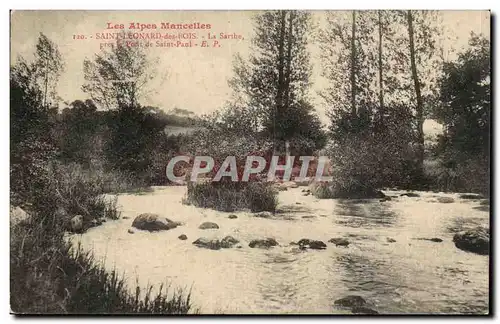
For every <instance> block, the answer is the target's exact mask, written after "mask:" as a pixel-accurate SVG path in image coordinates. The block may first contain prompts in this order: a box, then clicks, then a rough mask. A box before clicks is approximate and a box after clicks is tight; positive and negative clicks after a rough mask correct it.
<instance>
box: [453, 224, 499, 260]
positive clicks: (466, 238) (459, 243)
mask: <svg viewBox="0 0 500 324" xmlns="http://www.w3.org/2000/svg"><path fill="white" fill-rule="evenodd" d="M453 242H454V243H455V246H456V247H457V248H459V249H461V250H464V251H469V252H474V253H477V254H481V255H487V254H489V253H490V230H489V229H488V228H484V227H481V226H478V227H475V228H473V229H470V230H468V231H463V232H460V233H457V234H455V235H454V236H453Z"/></svg>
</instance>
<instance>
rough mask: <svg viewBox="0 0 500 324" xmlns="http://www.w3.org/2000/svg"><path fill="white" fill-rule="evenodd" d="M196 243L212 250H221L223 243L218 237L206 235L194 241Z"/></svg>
mask: <svg viewBox="0 0 500 324" xmlns="http://www.w3.org/2000/svg"><path fill="white" fill-rule="evenodd" d="M193 244H194V245H196V246H197V247H201V248H205V249H210V250H220V249H221V243H220V241H219V240H217V239H212V240H211V239H208V238H205V237H200V238H199V239H197V240H196V241H194V242H193Z"/></svg>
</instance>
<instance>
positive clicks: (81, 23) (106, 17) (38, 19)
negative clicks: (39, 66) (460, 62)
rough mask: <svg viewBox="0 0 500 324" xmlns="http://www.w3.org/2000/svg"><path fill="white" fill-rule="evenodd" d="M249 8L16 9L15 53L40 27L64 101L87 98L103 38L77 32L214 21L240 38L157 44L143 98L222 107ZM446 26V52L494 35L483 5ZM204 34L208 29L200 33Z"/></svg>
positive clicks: (161, 103)
mask: <svg viewBox="0 0 500 324" xmlns="http://www.w3.org/2000/svg"><path fill="white" fill-rule="evenodd" d="M254 13H255V12H251V11H14V12H13V13H12V17H11V55H12V59H13V60H15V58H16V57H17V56H18V55H22V56H23V57H25V58H26V59H30V58H31V57H32V53H33V51H34V46H35V44H36V41H37V37H38V34H39V32H42V33H44V34H45V35H47V36H48V37H49V38H50V39H52V40H53V41H54V42H55V43H56V44H57V45H58V46H59V50H60V52H61V54H62V57H63V59H64V61H65V64H66V70H65V72H64V73H63V74H62V75H61V78H60V82H59V87H58V93H59V95H60V96H61V97H62V98H63V99H64V100H66V101H72V100H75V99H83V98H87V95H86V94H85V93H83V92H82V91H81V85H82V84H83V82H84V76H83V69H82V64H83V60H84V59H85V58H92V57H93V56H94V54H95V53H97V52H99V51H100V49H99V47H100V45H99V43H100V41H98V40H96V39H95V36H94V37H93V38H92V39H90V38H89V39H87V40H74V39H73V35H75V34H84V35H89V36H90V35H95V34H96V33H101V32H113V30H105V29H106V26H107V23H108V22H111V23H118V24H120V23H123V24H125V25H126V28H128V24H129V23H130V22H139V23H156V24H157V25H159V23H161V22H171V23H194V22H200V23H205V24H211V25H212V28H211V31H212V32H214V33H217V34H219V33H220V32H225V33H237V34H241V35H242V36H243V37H244V39H242V40H227V41H225V42H224V43H223V44H222V47H220V48H201V47H193V48H153V49H152V50H151V55H152V56H157V57H159V59H160V63H159V65H158V67H157V71H158V72H159V74H160V75H161V74H164V73H168V77H167V78H166V79H165V80H164V82H163V84H161V85H160V83H159V81H158V82H156V84H154V85H153V87H154V88H157V91H158V92H157V93H156V94H153V95H151V96H150V98H148V99H147V100H146V101H147V102H145V103H146V104H151V105H154V106H158V107H161V108H163V109H165V110H169V109H171V108H173V107H179V108H184V109H189V110H191V111H193V112H195V113H197V114H202V113H209V112H212V111H214V110H216V109H220V108H221V107H222V105H223V104H224V102H225V100H227V99H228V98H229V95H230V89H229V87H228V85H227V80H228V79H229V78H230V77H231V76H232V59H233V55H234V54H235V53H238V52H239V53H241V54H242V55H247V54H248V52H249V45H250V40H251V37H252V33H253V22H252V20H251V17H252V15H253V14H254ZM323 15H324V12H321V11H317V12H315V13H314V19H315V20H316V21H317V22H318V24H319V25H320V27H321V25H322V21H323V20H322V19H323ZM441 15H442V22H443V26H444V29H445V32H446V34H447V36H449V37H448V38H449V39H450V40H447V41H446V42H445V44H444V47H445V53H446V52H448V50H450V49H460V48H462V47H463V46H466V45H467V40H468V38H469V35H470V32H471V31H474V32H475V33H482V34H484V35H485V36H486V37H488V38H489V37H490V35H489V33H490V20H489V19H490V14H489V12H487V11H486V12H485V11H443V12H441ZM127 31H128V30H127ZM202 34H205V33H202ZM312 52H313V53H312V59H311V62H312V63H313V66H314V73H313V80H312V81H313V84H315V88H314V89H313V95H314V93H315V91H317V90H319V89H320V88H321V81H320V78H319V72H320V71H319V59H318V58H317V57H316V54H317V53H315V51H314V50H313V51H312ZM315 102H316V103H317V111H318V113H319V114H320V116H321V117H322V119H324V116H325V115H324V108H323V107H322V106H321V102H320V100H319V99H317V98H315Z"/></svg>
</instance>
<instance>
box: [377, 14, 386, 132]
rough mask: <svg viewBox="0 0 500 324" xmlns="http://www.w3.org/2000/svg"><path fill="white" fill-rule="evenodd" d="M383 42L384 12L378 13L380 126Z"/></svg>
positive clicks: (381, 114)
mask: <svg viewBox="0 0 500 324" xmlns="http://www.w3.org/2000/svg"><path fill="white" fill-rule="evenodd" d="M382 40H383V32H382V11H380V10H379V11H378V80H379V84H380V89H379V105H380V111H379V115H380V116H379V118H380V124H383V122H384V113H385V111H384V110H385V107H384V78H383V69H384V68H383V66H382Z"/></svg>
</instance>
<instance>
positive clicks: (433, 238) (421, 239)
mask: <svg viewBox="0 0 500 324" xmlns="http://www.w3.org/2000/svg"><path fill="white" fill-rule="evenodd" d="M414 240H419V241H431V242H435V243H441V242H443V239H440V238H439V237H432V238H427V237H418V238H416V239H414Z"/></svg>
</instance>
